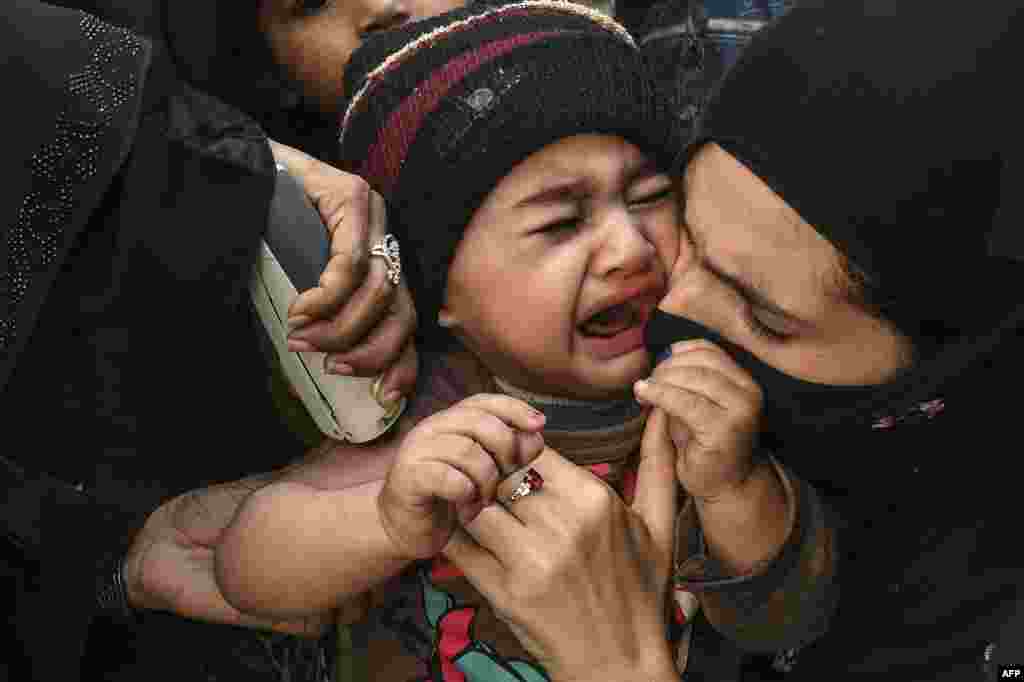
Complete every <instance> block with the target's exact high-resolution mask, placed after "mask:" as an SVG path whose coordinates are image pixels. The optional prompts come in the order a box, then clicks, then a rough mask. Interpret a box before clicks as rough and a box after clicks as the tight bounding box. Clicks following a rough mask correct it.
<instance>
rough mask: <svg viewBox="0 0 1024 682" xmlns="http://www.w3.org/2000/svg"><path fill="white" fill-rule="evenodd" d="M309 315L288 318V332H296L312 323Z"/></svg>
mask: <svg viewBox="0 0 1024 682" xmlns="http://www.w3.org/2000/svg"><path fill="white" fill-rule="evenodd" d="M312 319H313V318H311V317H310V316H309V315H295V316H294V317H289V318H288V330H289V331H295V330H296V329H298V328H299V327H304V326H305V325H307V324H309V323H310V322H311V321H312Z"/></svg>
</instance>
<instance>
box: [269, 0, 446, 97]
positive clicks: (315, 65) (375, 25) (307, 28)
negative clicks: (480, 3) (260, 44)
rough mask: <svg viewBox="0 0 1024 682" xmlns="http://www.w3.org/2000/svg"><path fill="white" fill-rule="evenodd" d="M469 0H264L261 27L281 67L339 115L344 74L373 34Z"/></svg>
mask: <svg viewBox="0 0 1024 682" xmlns="http://www.w3.org/2000/svg"><path fill="white" fill-rule="evenodd" d="M464 4H465V0H261V3H260V13H259V24H260V30H261V31H263V34H264V35H265V36H266V37H267V40H268V42H269V43H270V48H271V50H272V51H273V53H274V57H275V59H276V60H277V63H279V64H282V65H284V66H285V67H287V68H288V69H289V71H290V73H291V75H292V77H293V78H295V79H296V80H297V81H299V82H300V83H302V84H303V87H304V90H305V94H306V95H307V96H308V97H311V98H313V99H315V100H316V101H317V102H319V103H320V109H321V110H322V111H323V112H324V113H328V114H330V113H337V111H338V107H339V103H340V100H341V86H342V74H343V73H344V70H345V65H346V64H347V63H348V59H349V57H350V56H351V55H352V52H354V51H355V49H356V48H357V47H359V45H360V43H362V41H363V39H364V38H365V37H366V36H368V35H369V34H371V33H373V32H374V31H380V30H384V29H388V28H393V27H395V26H399V25H400V24H403V23H405V22H407V21H413V20H416V19H423V18H426V17H430V16H434V15H437V14H441V13H443V12H447V11H449V10H452V9H455V8H457V7H461V6H462V5H464Z"/></svg>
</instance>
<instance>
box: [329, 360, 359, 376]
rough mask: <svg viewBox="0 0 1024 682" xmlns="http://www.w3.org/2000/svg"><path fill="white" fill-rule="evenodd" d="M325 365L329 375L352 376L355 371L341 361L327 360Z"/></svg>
mask: <svg viewBox="0 0 1024 682" xmlns="http://www.w3.org/2000/svg"><path fill="white" fill-rule="evenodd" d="M324 364H325V366H326V368H327V373H328V374H340V375H341V376H346V377H347V376H352V374H354V373H355V370H354V369H352V365H349V364H347V363H344V362H342V361H341V360H325V361H324Z"/></svg>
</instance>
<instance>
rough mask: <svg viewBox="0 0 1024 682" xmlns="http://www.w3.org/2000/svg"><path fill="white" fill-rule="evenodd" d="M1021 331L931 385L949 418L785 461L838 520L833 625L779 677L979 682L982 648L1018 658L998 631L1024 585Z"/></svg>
mask: <svg viewBox="0 0 1024 682" xmlns="http://www.w3.org/2000/svg"><path fill="white" fill-rule="evenodd" d="M1021 277H1022V278H1024V269H1022V271H1021ZM1022 334H1024V325H1022V326H1019V327H1018V328H1017V329H1015V330H1013V331H1011V332H1010V333H1008V334H1007V335H1006V337H1005V339H1004V341H1003V343H1002V344H1001V345H1000V347H999V348H998V349H997V350H996V351H994V352H992V353H991V354H988V355H986V356H983V357H979V358H978V360H977V362H976V363H974V364H973V366H972V367H970V368H969V369H967V370H965V372H964V374H963V376H962V377H960V378H959V379H958V380H954V381H952V382H951V383H950V384H948V385H947V386H946V387H944V388H943V389H941V391H940V393H939V394H938V395H940V396H941V397H942V398H943V400H944V401H945V409H944V411H943V412H942V413H941V414H939V415H937V416H936V417H934V418H933V419H927V418H923V417H919V418H918V420H917V421H916V422H914V423H908V422H904V423H900V424H897V425H896V426H894V427H892V428H890V429H876V430H873V431H872V432H871V433H869V434H864V436H863V437H861V438H843V439H834V440H832V441H831V442H832V445H831V446H830V447H824V446H823V447H821V448H817V449H816V451H810V450H804V451H802V452H801V453H800V454H799V455H796V454H793V455H792V456H791V457H790V458H788V459H787V460H786V461H787V462H788V463H789V464H790V466H792V467H793V468H794V469H795V470H796V471H800V472H801V473H803V474H804V475H805V476H807V477H808V478H809V479H810V480H811V481H812V482H813V483H814V484H816V485H817V487H818V489H819V491H821V492H822V493H823V497H824V498H825V499H826V501H827V502H828V503H830V504H832V505H833V507H834V508H835V509H836V510H838V512H839V514H840V516H841V517H842V518H843V519H844V521H845V527H843V528H841V529H840V530H839V533H838V537H839V546H840V547H841V548H843V550H844V551H843V553H842V556H841V560H840V561H841V563H840V567H839V580H840V585H841V587H840V594H841V597H840V601H839V606H838V609H837V612H836V614H835V616H834V618H833V621H832V627H831V629H830V631H829V632H828V633H827V634H826V635H825V636H824V637H823V638H822V639H821V640H819V641H818V642H817V643H816V644H815V645H812V646H811V647H809V648H808V649H807V650H805V651H803V652H801V654H800V657H799V660H798V663H797V665H796V666H795V668H794V672H793V674H792V675H791V676H790V677H787V678H786V679H787V680H788V679H791V678H792V679H807V680H820V679H837V676H839V674H840V673H842V672H846V673H848V674H850V675H853V674H863V675H865V676H868V675H875V676H883V677H885V679H900V680H935V681H941V680H949V681H950V682H954V681H957V682H959V681H965V682H969V681H971V680H979V681H980V680H982V679H984V678H983V669H984V663H985V660H984V657H985V650H986V647H987V646H988V645H989V644H990V643H993V642H996V641H997V640H1000V639H1001V640H1002V642H1001V644H1000V648H1001V649H1002V653H1003V654H1004V655H1006V654H1007V651H1008V650H1014V649H1015V650H1016V651H1017V652H1018V653H1024V640H1022V639H1020V637H1021V633H1020V632H1019V631H1018V632H1016V633H1013V632H1010V631H1008V630H1007V629H1006V625H1005V623H1006V622H1007V621H1008V619H1009V618H1010V615H1011V614H1012V612H1013V609H1014V608H1016V607H1017V605H1018V604H1019V602H1020V600H1021V598H1022V587H1024V547H1022V546H1021V544H1020V542H1019V538H1020V523H1019V514H1017V513H1015V512H1014V504H1013V500H1015V499H1019V496H1020V486H1019V477H1018V476H1016V475H1015V474H1016V471H1017V470H1018V467H1017V465H1016V464H1017V463H1016V462H1015V457H1014V454H1013V453H1014V449H1015V446H1014V443H1015V441H1016V438H1015V436H1016V431H1017V428H1016V425H1017V422H1018V420H1019V414H1018V410H1017V404H1016V403H1017V401H1016V400H1014V399H1013V398H1012V396H1013V395H1014V394H1015V393H1016V390H1017V387H1018V386H1019V385H1020V382H1021V380H1022V379H1024V363H1022V360H1021V352H1020V351H1021V347H1022V345H1021V344H1022ZM789 454H791V453H789ZM813 460H816V461H813ZM811 470H813V471H814V473H811ZM1014 640H1016V641H1014ZM838 678H839V679H841V677H838ZM879 679H881V677H879Z"/></svg>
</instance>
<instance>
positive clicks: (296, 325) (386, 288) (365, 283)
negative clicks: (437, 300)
mask: <svg viewBox="0 0 1024 682" xmlns="http://www.w3.org/2000/svg"><path fill="white" fill-rule="evenodd" d="M270 147H271V150H272V151H273V153H274V159H275V160H276V161H277V162H278V163H281V164H284V166H285V167H287V169H288V172H289V173H291V174H292V175H293V176H295V178H296V179H298V180H299V181H300V182H301V183H302V185H303V187H304V188H305V190H306V193H307V194H308V195H309V198H310V200H311V201H312V202H313V205H314V206H316V207H317V210H318V211H319V212H320V217H321V219H322V220H323V222H324V225H325V226H326V227H327V230H328V232H329V233H330V235H331V258H330V260H329V261H328V263H327V269H326V270H325V271H324V273H323V275H321V277H320V283H319V284H320V285H319V286H318V287H315V288H313V289H310V290H309V291H305V292H303V293H302V294H300V295H299V297H298V298H297V299H295V301H294V302H293V303H292V305H291V308H290V309H289V311H288V324H289V326H290V327H291V328H292V329H293V330H295V331H293V332H292V334H291V335H290V336H289V342H290V345H291V347H292V350H295V351H320V352H325V353H328V354H329V355H328V357H327V366H328V368H331V367H332V366H333V367H335V368H337V369H336V371H337V373H339V374H353V375H358V376H375V375H377V374H380V373H381V372H384V374H385V376H384V379H383V380H382V382H381V388H380V391H379V392H378V395H380V396H381V402H382V403H392V402H394V401H395V400H396V399H397V397H396V394H400V395H408V394H409V393H410V392H411V391H412V389H413V386H414V384H415V383H416V371H417V357H416V349H415V347H414V344H413V342H412V335H413V332H414V331H415V329H416V310H415V308H414V307H413V303H412V297H411V296H410V295H409V290H408V288H407V287H406V285H405V282H404V280H401V281H400V282H399V284H398V286H395V285H394V284H392V283H391V282H390V281H389V280H388V279H387V263H386V262H385V261H384V259H383V258H375V257H370V249H371V248H372V246H373V245H374V244H376V243H377V242H379V241H380V240H381V239H382V238H383V237H384V235H385V233H386V232H387V216H386V212H385V208H384V200H383V199H382V198H381V196H380V195H379V194H377V193H376V192H374V191H373V190H371V189H370V186H369V185H367V184H366V182H365V181H364V180H363V179H362V178H360V177H358V176H355V175H352V174H350V173H345V172H342V171H340V170H338V169H337V168H334V167H333V166H330V165H328V164H325V163H322V162H320V161H318V160H316V159H314V158H313V157H312V156H309V155H308V154H305V153H303V152H301V151H299V150H297V149H293V148H292V147H288V146H285V145H283V144H279V143H277V142H274V141H273V140H271V141H270Z"/></svg>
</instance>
